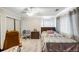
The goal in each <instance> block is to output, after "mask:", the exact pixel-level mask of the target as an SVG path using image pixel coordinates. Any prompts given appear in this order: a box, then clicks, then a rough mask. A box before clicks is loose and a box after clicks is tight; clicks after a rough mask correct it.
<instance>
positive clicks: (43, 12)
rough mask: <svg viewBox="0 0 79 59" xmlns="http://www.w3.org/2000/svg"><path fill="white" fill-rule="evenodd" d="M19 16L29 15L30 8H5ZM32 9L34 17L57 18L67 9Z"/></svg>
mask: <svg viewBox="0 0 79 59" xmlns="http://www.w3.org/2000/svg"><path fill="white" fill-rule="evenodd" d="M4 8H6V9H9V10H11V11H13V12H16V13H18V14H25V15H27V14H26V13H27V9H28V8H29V7H4ZM30 8H31V9H32V12H30V13H31V14H33V16H56V15H57V14H58V13H59V12H61V11H62V10H64V9H65V7H30Z"/></svg>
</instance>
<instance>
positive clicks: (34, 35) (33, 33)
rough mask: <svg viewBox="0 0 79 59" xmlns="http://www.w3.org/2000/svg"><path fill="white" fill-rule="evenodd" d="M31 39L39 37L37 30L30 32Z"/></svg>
mask: <svg viewBox="0 0 79 59" xmlns="http://www.w3.org/2000/svg"><path fill="white" fill-rule="evenodd" d="M31 39H39V32H31Z"/></svg>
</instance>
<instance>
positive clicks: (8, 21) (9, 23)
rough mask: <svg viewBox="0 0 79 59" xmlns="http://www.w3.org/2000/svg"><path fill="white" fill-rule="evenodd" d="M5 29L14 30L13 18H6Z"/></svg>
mask: <svg viewBox="0 0 79 59" xmlns="http://www.w3.org/2000/svg"><path fill="white" fill-rule="evenodd" d="M6 30H8V31H12V30H14V19H12V18H6Z"/></svg>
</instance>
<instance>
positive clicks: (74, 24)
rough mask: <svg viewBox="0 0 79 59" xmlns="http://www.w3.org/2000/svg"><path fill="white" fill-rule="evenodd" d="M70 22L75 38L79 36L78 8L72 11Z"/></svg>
mask: <svg viewBox="0 0 79 59" xmlns="http://www.w3.org/2000/svg"><path fill="white" fill-rule="evenodd" d="M70 23H71V28H72V34H73V37H74V39H75V40H77V39H76V37H77V36H79V29H78V28H79V27H78V26H79V25H78V24H79V20H78V12H77V9H74V10H73V11H71V12H70Z"/></svg>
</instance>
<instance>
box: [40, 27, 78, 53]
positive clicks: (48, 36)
mask: <svg viewBox="0 0 79 59" xmlns="http://www.w3.org/2000/svg"><path fill="white" fill-rule="evenodd" d="M43 29H45V30H43ZM53 29H54V30H53ZM41 39H42V40H41V41H42V50H43V51H46V52H78V51H79V43H78V42H77V41H76V40H74V39H72V38H66V37H64V36H63V35H61V34H59V33H57V32H56V30H55V28H52V27H50V28H49V29H48V27H47V28H46V27H43V28H41Z"/></svg>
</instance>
